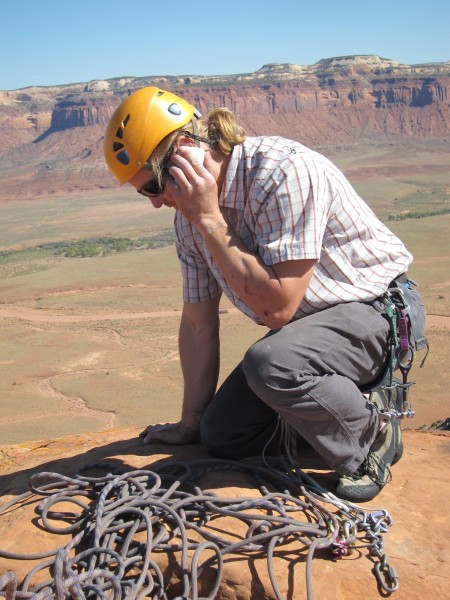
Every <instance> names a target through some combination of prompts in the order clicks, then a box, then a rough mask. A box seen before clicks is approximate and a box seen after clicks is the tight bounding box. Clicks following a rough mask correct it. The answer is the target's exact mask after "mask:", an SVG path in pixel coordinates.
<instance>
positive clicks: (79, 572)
mask: <svg viewBox="0 0 450 600" xmlns="http://www.w3.org/2000/svg"><path fill="white" fill-rule="evenodd" d="M110 466H111V465H108V464H107V463H101V464H96V465H88V466H86V467H84V468H83V469H82V470H81V471H80V472H79V473H78V474H77V475H76V476H75V477H67V476H65V475H61V474H57V473H46V472H41V473H36V474H34V475H32V476H31V478H30V480H29V487H30V491H29V492H27V493H25V494H22V495H21V496H19V497H17V498H15V499H14V500H12V501H10V502H8V503H6V504H5V505H3V507H0V515H2V514H5V513H7V514H9V515H10V514H11V511H14V510H16V509H18V508H19V509H20V508H23V507H24V506H26V505H29V504H30V502H32V501H34V502H35V504H36V503H37V499H40V501H39V503H38V504H37V506H36V508H35V512H37V513H38V515H39V520H40V527H41V528H44V529H45V530H46V531H48V532H51V533H59V534H66V535H67V534H70V535H71V539H70V541H69V542H68V543H66V544H65V545H63V546H61V547H58V548H55V549H53V550H51V551H48V552H41V553H36V554H31V553H28V554H16V553H13V552H11V551H6V550H1V549H0V556H1V557H4V558H9V559H18V560H41V561H42V562H41V563H40V564H38V565H37V566H35V567H33V568H32V569H31V570H30V571H29V573H28V574H27V576H26V577H25V578H24V579H23V581H22V582H20V584H19V582H18V581H17V577H16V575H15V574H14V572H13V571H7V572H6V573H4V574H3V575H0V597H4V598H6V600H19V599H25V598H26V599H29V600H47V599H55V600H63V599H65V598H73V599H75V600H82V599H83V600H85V599H86V598H101V599H112V600H119V599H121V598H128V599H130V600H131V599H133V600H134V599H138V598H139V599H141V598H152V599H161V600H169V598H172V599H173V600H213V599H214V598H215V597H216V595H217V593H218V590H219V587H220V583H221V579H222V575H223V561H224V558H225V557H226V556H227V555H230V554H233V555H236V554H237V553H241V554H244V555H245V556H246V557H249V556H252V555H253V556H255V555H256V556H261V555H265V556H266V560H267V568H268V573H269V578H270V582H271V585H272V587H273V592H274V594H275V597H276V598H277V600H283V596H282V594H281V591H280V587H279V585H278V582H277V580H276V576H275V569H274V559H275V558H276V552H277V549H278V548H280V547H283V550H284V549H285V547H286V546H288V549H289V551H290V552H291V553H295V554H296V555H297V557H299V556H301V555H302V554H306V556H305V557H304V560H305V571H306V590H307V598H308V600H312V598H313V592H312V560H313V557H314V553H315V552H316V550H319V549H320V550H322V551H323V550H326V549H328V551H329V556H330V558H331V559H333V560H335V559H337V558H340V557H343V556H346V555H347V554H350V553H351V552H353V551H354V550H358V551H360V549H366V550H367V551H368V554H369V558H370V559H371V560H372V561H373V562H374V564H375V566H374V573H375V576H376V579H377V582H378V586H379V589H381V590H383V591H384V592H385V593H392V592H395V591H396V590H397V589H398V578H397V574H396V572H395V570H394V568H393V567H392V566H391V565H390V564H389V562H388V558H387V555H386V554H385V552H384V549H383V541H384V538H383V536H384V535H385V534H386V533H387V531H388V529H389V527H390V526H391V525H392V519H391V518H390V516H389V514H388V513H387V512H386V511H383V510H371V511H367V510H365V509H362V508H361V507H358V506H356V505H353V504H351V503H348V502H344V501H342V500H340V499H338V498H337V497H336V496H334V495H333V494H331V493H330V492H328V491H327V490H325V489H324V488H322V487H321V486H320V485H319V484H318V483H317V482H316V481H315V480H314V479H313V478H311V477H310V476H309V475H308V474H306V473H304V472H303V471H301V470H299V469H295V470H292V469H291V468H290V467H288V468H284V469H283V468H280V465H270V464H269V462H268V461H267V459H266V463H265V464H262V463H261V460H259V461H258V462H255V461H252V460H250V459H248V460H245V461H240V462H234V461H223V460H215V459H204V460H196V461H191V462H176V461H169V462H161V463H159V464H158V465H153V470H152V471H150V470H136V471H131V472H125V473H120V474H117V472H114V468H110ZM94 468H95V469H97V470H98V469H103V472H105V473H107V474H106V475H105V476H103V477H89V476H88V473H89V472H92V469H94ZM218 470H225V471H230V470H231V471H239V472H242V473H244V474H246V475H250V476H252V477H253V478H254V479H255V481H256V482H257V484H258V487H259V490H260V494H261V496H260V497H256V498H253V497H237V498H227V497H221V496H218V495H216V494H214V493H212V492H211V491H202V490H201V489H200V487H198V485H196V482H198V480H199V478H200V477H202V476H204V475H205V474H207V473H209V472H212V471H218ZM68 505H72V509H70V510H69V509H68V508H67V506H68ZM330 507H331V508H330ZM223 517H226V518H228V519H234V520H235V524H236V526H235V527H233V526H232V525H231V526H228V527H227V528H226V531H227V532H230V533H225V529H224V528H223V527H221V524H220V519H221V518H223ZM56 522H58V524H55V523H56ZM60 522H61V523H60ZM243 529H244V531H245V532H244V533H242V534H240V533H239V532H240V531H242V530H243ZM11 535H12V536H13V533H11ZM162 553H165V554H167V555H169V561H170V569H169V570H168V571H170V572H171V573H172V575H173V574H174V573H175V574H176V575H178V582H177V583H175V584H174V583H173V581H166V580H165V572H164V571H163V569H162V567H161V566H160V564H159V563H158V560H157V556H158V555H159V556H161V554H162ZM204 557H205V558H204ZM202 559H203V561H202ZM176 561H178V568H175V566H174V565H175V562H176ZM48 571H49V572H50V573H51V577H50V578H47V579H46V580H45V581H42V577H43V576H44V575H45V576H47V573H48ZM39 576H40V577H39ZM172 579H173V577H172ZM37 580H38V581H40V583H37V582H36V581H37ZM291 585H293V584H292V583H291ZM205 587H208V588H209V590H210V591H209V592H208V593H206V594H205V592H204V590H205ZM200 589H201V594H200V591H199V590H200ZM171 593H173V595H171V596H169V594H171ZM289 594H293V592H292V590H291V591H290V592H289ZM295 595H297V594H295Z"/></svg>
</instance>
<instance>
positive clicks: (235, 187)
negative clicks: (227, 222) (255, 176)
mask: <svg viewBox="0 0 450 600" xmlns="http://www.w3.org/2000/svg"><path fill="white" fill-rule="evenodd" d="M244 144H245V142H244ZM244 163H245V161H244V145H243V144H238V145H236V146H234V147H233V150H232V151H231V156H230V161H229V163H228V168H227V171H226V173H225V179H224V182H223V186H222V191H221V194H220V198H219V205H220V206H223V207H224V208H235V209H243V208H244V205H245V194H244V189H245V188H244V181H245V164H244Z"/></svg>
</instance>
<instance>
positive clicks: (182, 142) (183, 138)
mask: <svg viewBox="0 0 450 600" xmlns="http://www.w3.org/2000/svg"><path fill="white" fill-rule="evenodd" d="M196 145H197V144H196V143H195V140H193V139H192V138H190V137H188V136H187V135H183V134H180V135H179V136H178V137H177V139H176V140H175V146H176V147H177V149H178V148H179V147H180V146H196Z"/></svg>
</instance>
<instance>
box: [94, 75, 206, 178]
mask: <svg viewBox="0 0 450 600" xmlns="http://www.w3.org/2000/svg"><path fill="white" fill-rule="evenodd" d="M194 115H195V116H196V117H199V116H200V113H198V112H197V111H196V109H195V108H194V107H193V106H192V105H191V104H189V102H186V100H183V99H182V98H180V97H179V96H176V95H175V94H172V93H171V92H166V91H164V90H161V89H159V88H157V87H153V86H151V87H145V88H142V89H140V90H137V91H136V92H134V93H133V94H131V95H130V96H128V98H126V99H125V100H124V101H123V102H122V103H121V104H120V105H119V106H118V108H117V109H116V111H115V112H114V114H113V116H112V117H111V120H110V122H109V124H108V126H107V128H106V133H105V140H104V144H103V151H104V154H105V159H106V163H107V165H108V167H109V169H110V170H111V171H112V173H113V175H114V176H115V177H116V178H117V179H118V180H119V182H120V183H121V184H123V183H126V182H127V181H129V180H130V179H131V178H132V177H133V176H134V175H136V173H137V172H138V171H139V170H140V169H141V168H142V167H143V166H144V164H145V163H146V162H147V160H148V158H149V157H150V155H151V154H152V152H153V151H154V150H155V148H156V147H157V145H158V144H159V143H160V142H161V141H162V140H163V139H164V138H165V137H166V136H167V135H169V134H170V133H172V132H173V131H175V130H176V129H179V128H181V127H183V126H184V125H186V123H189V121H190V120H191V119H192V118H193V117H194Z"/></svg>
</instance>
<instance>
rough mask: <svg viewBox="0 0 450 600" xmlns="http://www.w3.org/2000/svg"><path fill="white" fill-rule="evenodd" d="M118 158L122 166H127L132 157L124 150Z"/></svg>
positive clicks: (117, 155)
mask: <svg viewBox="0 0 450 600" xmlns="http://www.w3.org/2000/svg"><path fill="white" fill-rule="evenodd" d="M116 158H117V160H118V161H119V162H120V163H121V164H122V165H127V164H128V163H129V162H130V157H129V156H128V152H127V151H126V150H122V151H121V152H119V154H116Z"/></svg>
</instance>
